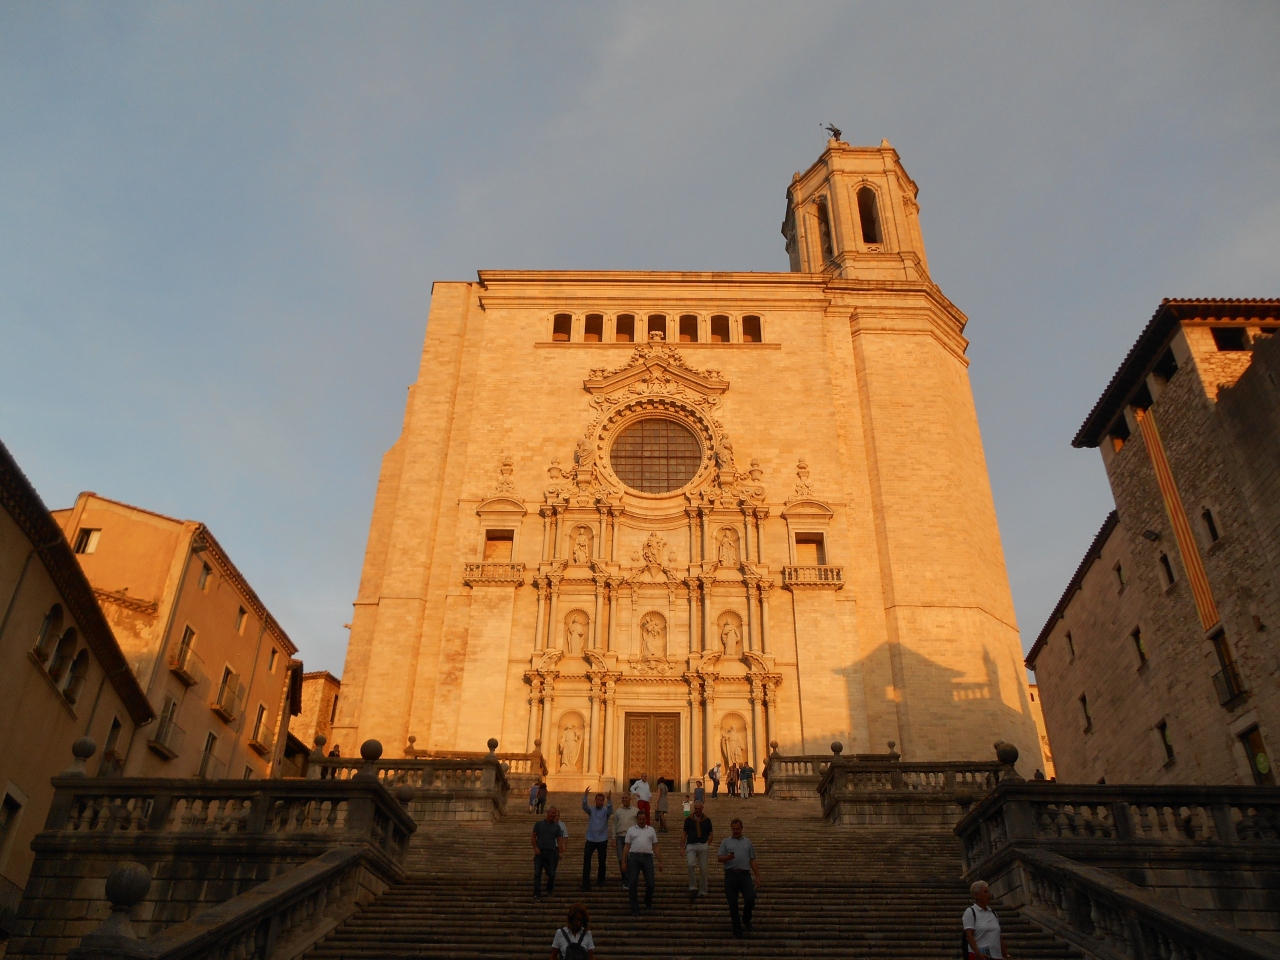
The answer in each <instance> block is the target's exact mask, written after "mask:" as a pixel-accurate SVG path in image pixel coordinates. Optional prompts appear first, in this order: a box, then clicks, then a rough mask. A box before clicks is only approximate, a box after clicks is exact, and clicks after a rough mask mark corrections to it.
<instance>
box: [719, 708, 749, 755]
mask: <svg viewBox="0 0 1280 960" xmlns="http://www.w3.org/2000/svg"><path fill="white" fill-rule="evenodd" d="M740 723H741V721H740V720H739V719H738V718H737V717H736V716H733V717H725V719H724V726H723V727H722V728H721V733H720V752H721V753H722V754H724V765H725V766H726V767H729V766H732V765H733V764H735V763H746V762H747V736H746V731H745V730H743V729H742V727H741V726H740Z"/></svg>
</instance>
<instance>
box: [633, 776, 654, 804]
mask: <svg viewBox="0 0 1280 960" xmlns="http://www.w3.org/2000/svg"><path fill="white" fill-rule="evenodd" d="M631 795H632V796H633V797H635V798H636V809H637V810H643V811H644V812H645V813H648V812H649V798H650V797H652V796H653V791H652V790H650V789H649V775H648V774H647V773H642V774H640V779H639V780H637V781H636V782H635V783H633V784H632V785H631Z"/></svg>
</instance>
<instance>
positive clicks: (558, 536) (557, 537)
mask: <svg viewBox="0 0 1280 960" xmlns="http://www.w3.org/2000/svg"><path fill="white" fill-rule="evenodd" d="M551 509H552V510H553V511H554V512H555V521H554V524H553V526H552V528H551V559H552V560H557V559H559V557H560V548H561V546H562V543H561V541H562V540H563V539H564V508H563V507H552V508H551Z"/></svg>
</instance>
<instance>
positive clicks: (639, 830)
mask: <svg viewBox="0 0 1280 960" xmlns="http://www.w3.org/2000/svg"><path fill="white" fill-rule="evenodd" d="M655 858H656V860H657V867H658V870H662V854H661V853H659V852H658V834H657V831H655V830H654V829H653V827H651V826H649V814H648V813H647V812H646V811H644V810H641V811H640V812H639V814H637V816H636V825H635V826H634V827H632V828H631V829H630V830H628V831H627V837H626V843H625V844H624V845H623V847H622V863H623V866H625V867H626V868H627V889H628V890H629V891H630V892H631V915H632V916H633V917H638V916H640V890H639V889H638V888H639V886H640V874H641V873H643V874H644V908H645V910H652V909H653V867H654V861H655Z"/></svg>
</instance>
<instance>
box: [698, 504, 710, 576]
mask: <svg viewBox="0 0 1280 960" xmlns="http://www.w3.org/2000/svg"><path fill="white" fill-rule="evenodd" d="M709 512H710V511H709V509H708V508H707V507H699V508H698V516H699V517H700V518H701V519H702V546H701V548H700V550H699V553H700V556H699V557H698V559H699V560H701V561H702V562H703V563H705V562H706V560H707V514H708V513H709Z"/></svg>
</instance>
